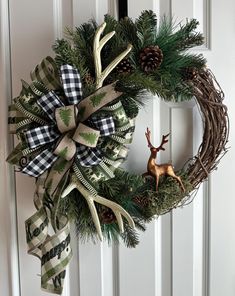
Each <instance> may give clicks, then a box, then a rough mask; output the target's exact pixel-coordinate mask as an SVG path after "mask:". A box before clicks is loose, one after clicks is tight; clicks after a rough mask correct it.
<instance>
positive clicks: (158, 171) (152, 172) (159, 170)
mask: <svg viewBox="0 0 235 296" xmlns="http://www.w3.org/2000/svg"><path fill="white" fill-rule="evenodd" d="M150 134H151V133H150V130H149V128H147V131H146V133H145V136H146V139H147V142H148V147H149V148H150V152H151V155H150V157H149V160H148V165H147V172H146V173H144V174H143V176H152V177H154V178H155V179H156V191H157V190H158V182H159V178H160V176H162V175H168V176H171V177H172V178H174V179H176V181H177V182H178V183H179V185H180V187H181V189H182V191H185V188H184V185H183V183H182V181H181V178H180V177H179V176H177V175H176V174H175V172H174V169H173V166H172V164H171V163H164V164H161V165H157V164H156V162H155V160H156V158H157V153H158V152H159V151H160V150H163V151H164V150H165V148H164V147H163V145H164V144H166V143H167V142H168V140H167V138H168V136H169V134H167V135H163V136H162V142H161V144H160V146H158V147H154V146H153V145H152V143H151V139H150Z"/></svg>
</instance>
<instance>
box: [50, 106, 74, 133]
mask: <svg viewBox="0 0 235 296" xmlns="http://www.w3.org/2000/svg"><path fill="white" fill-rule="evenodd" d="M76 118H77V107H76V106H75V105H70V106H63V107H59V108H57V109H56V110H55V119H56V124H57V127H58V129H59V131H60V132H61V133H62V134H63V133H65V132H68V131H70V130H72V129H74V128H75V127H76V125H77V122H76V121H77V120H76Z"/></svg>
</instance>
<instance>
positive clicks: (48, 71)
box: [30, 56, 61, 89]
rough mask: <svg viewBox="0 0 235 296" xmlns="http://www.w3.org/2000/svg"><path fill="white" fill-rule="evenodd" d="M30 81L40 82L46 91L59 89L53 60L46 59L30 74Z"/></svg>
mask: <svg viewBox="0 0 235 296" xmlns="http://www.w3.org/2000/svg"><path fill="white" fill-rule="evenodd" d="M30 76H31V79H32V80H37V81H40V82H42V83H43V84H44V85H45V86H46V87H47V88H48V89H59V88H60V87H61V84H60V80H59V73H58V70H57V65H56V63H55V61H54V60H53V58H51V57H49V56H48V57H46V58H45V59H43V60H42V62H41V63H40V64H38V65H37V66H36V67H35V69H34V70H33V71H32V72H31V74H30Z"/></svg>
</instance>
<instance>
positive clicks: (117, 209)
mask: <svg viewBox="0 0 235 296" xmlns="http://www.w3.org/2000/svg"><path fill="white" fill-rule="evenodd" d="M73 189H77V190H78V191H79V192H80V193H81V194H82V195H83V197H84V198H85V199H86V201H87V204H88V206H89V209H90V211H91V215H92V219H93V221H94V224H95V227H96V230H97V233H98V235H99V238H100V240H101V241H102V238H103V237H102V230H101V226H100V221H99V217H98V214H97V210H96V207H95V203H94V202H97V203H99V204H102V205H104V206H106V207H108V208H110V209H111V210H112V211H113V213H114V215H115V217H116V219H117V223H118V226H119V229H120V232H123V231H124V227H123V220H122V216H123V217H125V218H126V220H127V221H128V223H129V225H130V226H131V227H135V223H134V221H133V219H132V218H131V216H130V215H129V214H128V213H127V211H126V210H124V209H123V208H122V207H121V206H120V205H118V204H117V203H115V202H113V201H111V200H109V199H106V198H104V197H102V196H99V195H93V194H91V193H90V192H89V191H88V190H86V188H85V187H84V186H83V185H82V184H81V182H79V181H78V179H77V178H76V176H72V179H71V182H70V184H69V186H68V187H67V188H66V189H65V190H64V191H63V193H62V198H63V197H65V196H66V195H68V194H69V193H70V192H71V191H72V190H73Z"/></svg>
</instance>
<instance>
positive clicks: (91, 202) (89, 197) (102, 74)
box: [62, 22, 135, 241]
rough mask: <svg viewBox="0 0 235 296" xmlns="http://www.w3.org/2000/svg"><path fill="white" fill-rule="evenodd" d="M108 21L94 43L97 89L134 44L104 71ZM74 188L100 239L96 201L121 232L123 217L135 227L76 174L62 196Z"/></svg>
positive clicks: (125, 214)
mask: <svg viewBox="0 0 235 296" xmlns="http://www.w3.org/2000/svg"><path fill="white" fill-rule="evenodd" d="M105 26H106V23H105V22H104V23H103V24H102V25H101V26H99V27H98V29H97V31H96V34H95V37H94V43H93V55H94V63H95V71H96V89H98V88H100V87H101V86H102V85H103V82H104V79H105V78H106V77H107V76H108V75H109V73H110V72H111V71H112V70H113V69H114V68H115V67H116V66H117V64H118V63H119V62H120V61H121V60H122V59H123V58H124V57H125V56H126V55H127V54H128V53H129V52H130V51H131V49H132V45H130V44H129V45H128V46H127V49H126V50H125V51H123V52H122V53H121V54H120V55H118V56H117V57H116V58H115V59H114V60H113V61H112V62H111V63H110V64H109V65H108V66H107V67H106V68H105V69H104V70H103V71H102V64H101V50H102V48H103V47H104V45H105V44H106V43H107V42H108V40H109V39H111V38H112V37H113V35H114V34H115V31H113V32H110V33H108V34H107V35H105V36H104V37H103V38H102V39H101V40H100V36H101V34H102V33H103V32H104V29H105ZM73 189H77V190H78V191H79V192H80V193H81V194H82V195H83V196H84V198H85V199H86V201H87V204H88V206H89V209H90V212H91V216H92V219H93V221H94V224H95V227H96V230H97V233H98V235H99V238H100V240H101V241H102V230H101V225H100V221H99V217H98V214H97V210H96V207H95V202H97V203H99V204H102V205H104V206H106V207H108V208H110V209H111V210H112V211H113V213H114V215H115V216H116V219H117V223H118V226H119V229H120V232H123V231H124V227H123V219H122V216H123V217H124V218H126V220H127V222H128V223H129V225H130V226H131V227H135V223H134V221H133V219H132V218H131V216H130V215H129V214H128V213H127V211H126V210H124V209H123V208H122V207H121V206H120V205H118V204H117V203H115V202H113V201H111V200H108V199H106V198H104V197H102V196H99V195H94V194H92V193H90V192H89V191H88V190H87V189H86V188H85V187H84V186H83V185H82V184H81V182H80V181H78V179H77V178H76V176H73V177H72V178H71V181H70V183H69V185H68V187H67V188H66V189H65V190H64V191H63V193H62V197H65V196H66V195H68V194H69V193H70V192H71V191H72V190H73Z"/></svg>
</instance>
